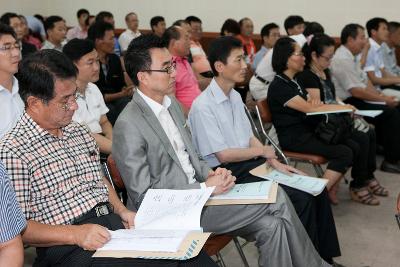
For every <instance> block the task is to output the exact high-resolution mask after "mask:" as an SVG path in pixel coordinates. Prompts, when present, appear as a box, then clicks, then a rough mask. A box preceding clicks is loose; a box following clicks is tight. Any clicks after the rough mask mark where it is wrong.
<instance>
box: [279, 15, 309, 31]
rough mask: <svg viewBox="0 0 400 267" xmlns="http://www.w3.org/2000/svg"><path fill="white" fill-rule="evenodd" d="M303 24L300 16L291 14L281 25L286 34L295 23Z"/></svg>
mask: <svg viewBox="0 0 400 267" xmlns="http://www.w3.org/2000/svg"><path fill="white" fill-rule="evenodd" d="M299 24H304V19H303V17H302V16H298V15H291V16H289V17H287V18H286V19H285V22H284V23H283V26H284V27H285V31H286V33H287V34H289V33H288V30H289V29H292V28H294V27H295V26H296V25H299Z"/></svg>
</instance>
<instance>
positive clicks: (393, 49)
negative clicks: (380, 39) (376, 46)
mask: <svg viewBox="0 0 400 267" xmlns="http://www.w3.org/2000/svg"><path fill="white" fill-rule="evenodd" d="M381 47H382V50H384V51H385V52H386V53H387V54H393V53H394V51H395V48H394V47H393V48H390V47H389V46H388V45H387V43H382V45H381Z"/></svg>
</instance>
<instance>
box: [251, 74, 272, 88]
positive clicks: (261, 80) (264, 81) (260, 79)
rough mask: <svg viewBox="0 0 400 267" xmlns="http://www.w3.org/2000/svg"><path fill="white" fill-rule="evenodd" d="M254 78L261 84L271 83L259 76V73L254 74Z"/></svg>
mask: <svg viewBox="0 0 400 267" xmlns="http://www.w3.org/2000/svg"><path fill="white" fill-rule="evenodd" d="M254 77H256V78H257V80H259V81H260V82H262V83H263V84H265V85H268V84H269V81H267V80H266V79H264V78H263V77H261V76H259V75H258V74H257V73H254Z"/></svg>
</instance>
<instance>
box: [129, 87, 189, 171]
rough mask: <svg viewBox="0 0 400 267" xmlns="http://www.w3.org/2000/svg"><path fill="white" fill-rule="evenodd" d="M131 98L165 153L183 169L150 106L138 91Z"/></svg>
mask: <svg viewBox="0 0 400 267" xmlns="http://www.w3.org/2000/svg"><path fill="white" fill-rule="evenodd" d="M132 99H133V101H135V103H136V104H137V105H138V106H139V108H140V109H141V110H142V112H143V117H144V119H145V120H146V121H147V123H148V124H149V125H150V127H151V128H152V129H153V131H154V132H155V134H156V135H157V136H158V137H159V139H160V141H161V143H162V144H163V145H164V148H165V150H166V151H167V153H168V154H169V155H170V157H171V158H172V159H173V160H174V161H175V163H176V164H178V166H180V167H181V169H183V168H182V166H181V163H180V162H179V159H178V156H177V155H176V153H175V150H174V148H173V147H172V145H171V143H170V141H169V139H168V136H167V134H166V133H165V131H164V129H163V128H162V126H161V124H160V122H159V121H158V119H157V117H156V115H154V112H153V111H152V110H151V109H150V107H149V106H148V105H147V104H146V102H145V101H144V99H143V98H142V97H141V96H140V95H139V94H138V93H135V94H133V97H132Z"/></svg>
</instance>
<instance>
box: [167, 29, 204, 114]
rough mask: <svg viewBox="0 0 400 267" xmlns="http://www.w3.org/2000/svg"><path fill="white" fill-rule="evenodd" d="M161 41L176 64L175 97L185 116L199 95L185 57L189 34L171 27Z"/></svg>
mask: <svg viewBox="0 0 400 267" xmlns="http://www.w3.org/2000/svg"><path fill="white" fill-rule="evenodd" d="M163 39H164V41H165V43H166V45H167V46H168V50H169V52H170V53H171V55H172V57H173V60H174V63H175V64H176V77H175V79H174V80H175V97H176V99H177V100H178V101H179V102H180V103H181V104H182V108H183V109H184V112H185V114H187V113H188V111H189V109H190V107H191V106H192V102H193V100H194V99H195V98H196V97H197V96H198V95H200V93H201V91H200V87H199V83H198V81H197V79H196V75H195V74H194V72H193V70H192V67H191V66H190V63H189V62H188V60H187V57H186V56H187V55H189V52H190V37H189V33H188V32H187V31H185V30H184V29H183V28H182V27H179V26H171V27H169V28H168V29H167V30H166V31H165V33H164V36H163Z"/></svg>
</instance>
